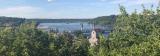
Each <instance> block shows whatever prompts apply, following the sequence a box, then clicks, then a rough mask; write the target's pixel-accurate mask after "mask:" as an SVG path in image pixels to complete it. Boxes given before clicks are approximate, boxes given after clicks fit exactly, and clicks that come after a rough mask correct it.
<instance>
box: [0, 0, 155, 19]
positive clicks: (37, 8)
mask: <svg viewBox="0 0 160 56" xmlns="http://www.w3.org/2000/svg"><path fill="white" fill-rule="evenodd" d="M0 2H1V3H0V16H8V17H22V18H53V19H62V18H94V17H98V16H108V15H113V14H119V4H121V5H123V6H125V8H126V10H127V12H128V13H131V12H133V11H134V10H135V9H137V11H138V12H141V11H142V6H141V4H144V5H145V6H146V8H151V5H154V8H156V6H157V5H158V0H0Z"/></svg>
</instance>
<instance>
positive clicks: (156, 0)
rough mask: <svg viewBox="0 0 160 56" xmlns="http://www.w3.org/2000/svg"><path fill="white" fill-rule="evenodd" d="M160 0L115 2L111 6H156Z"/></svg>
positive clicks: (123, 0) (117, 0) (122, 0)
mask: <svg viewBox="0 0 160 56" xmlns="http://www.w3.org/2000/svg"><path fill="white" fill-rule="evenodd" d="M158 1H159V0H113V1H111V2H109V3H110V4H124V5H127V6H130V5H141V4H156V3H158Z"/></svg>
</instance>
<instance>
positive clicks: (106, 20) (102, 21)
mask: <svg viewBox="0 0 160 56" xmlns="http://www.w3.org/2000/svg"><path fill="white" fill-rule="evenodd" d="M116 18H117V15H110V16H101V17H97V18H94V19H93V20H92V23H94V24H97V25H104V26H105V25H113V24H114V23H115V21H116Z"/></svg>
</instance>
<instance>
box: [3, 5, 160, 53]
mask: <svg viewBox="0 0 160 56" xmlns="http://www.w3.org/2000/svg"><path fill="white" fill-rule="evenodd" d="M143 8H144V9H143V12H142V13H137V11H136V10H135V12H134V13H132V14H128V13H127V11H126V10H125V7H123V6H120V12H121V13H120V15H118V16H117V19H116V21H115V24H114V30H113V31H112V32H111V33H110V35H109V37H107V38H106V37H104V36H103V35H99V43H98V45H97V46H94V47H90V46H89V42H88V39H86V38H84V36H83V35H81V34H80V33H81V32H77V33H78V34H77V36H78V37H77V38H74V37H73V36H72V35H71V34H69V33H63V34H55V33H46V32H43V31H40V30H38V29H36V27H35V24H34V23H30V24H21V25H20V26H18V27H6V28H1V29H0V56H159V55H160V53H159V52H160V9H159V7H158V8H157V10H156V11H154V10H152V9H145V7H143Z"/></svg>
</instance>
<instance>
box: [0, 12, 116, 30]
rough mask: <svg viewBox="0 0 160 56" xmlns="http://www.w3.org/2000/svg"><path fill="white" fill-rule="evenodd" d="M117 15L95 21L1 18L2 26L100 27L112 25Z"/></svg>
mask: <svg viewBox="0 0 160 56" xmlns="http://www.w3.org/2000/svg"><path fill="white" fill-rule="evenodd" d="M116 17H117V16H116V15H110V16H101V17H97V18H93V19H25V18H17V17H4V16H1V17H0V26H1V27H3V26H18V25H20V24H21V23H24V22H36V23H74V22H88V23H92V24H93V23H94V24H98V25H112V24H114V21H115V19H116Z"/></svg>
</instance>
